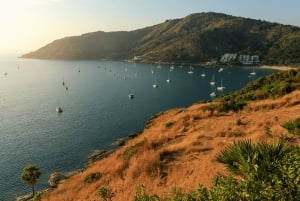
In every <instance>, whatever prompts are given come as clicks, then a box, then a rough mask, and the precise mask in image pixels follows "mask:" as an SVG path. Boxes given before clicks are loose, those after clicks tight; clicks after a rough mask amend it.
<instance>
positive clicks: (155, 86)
mask: <svg viewBox="0 0 300 201" xmlns="http://www.w3.org/2000/svg"><path fill="white" fill-rule="evenodd" d="M152 87H153V88H157V87H158V85H157V84H156V78H155V79H154V83H153V85H152Z"/></svg>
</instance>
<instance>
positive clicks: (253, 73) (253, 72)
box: [250, 66, 256, 75]
mask: <svg viewBox="0 0 300 201" xmlns="http://www.w3.org/2000/svg"><path fill="white" fill-rule="evenodd" d="M250 75H256V72H255V71H254V66H253V68H252V72H251V73H250Z"/></svg>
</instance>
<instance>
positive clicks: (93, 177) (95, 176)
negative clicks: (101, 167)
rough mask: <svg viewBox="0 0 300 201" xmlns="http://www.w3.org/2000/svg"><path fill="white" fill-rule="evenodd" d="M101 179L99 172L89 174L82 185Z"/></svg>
mask: <svg viewBox="0 0 300 201" xmlns="http://www.w3.org/2000/svg"><path fill="white" fill-rule="evenodd" d="M101 177H102V173H100V172H94V173H91V174H89V175H87V176H86V177H85V178H84V183H87V184H90V183H93V182H95V181H98V180H99V179H100V178H101Z"/></svg>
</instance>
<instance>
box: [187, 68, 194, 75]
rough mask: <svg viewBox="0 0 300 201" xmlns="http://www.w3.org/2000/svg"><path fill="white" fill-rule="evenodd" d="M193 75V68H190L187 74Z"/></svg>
mask: <svg viewBox="0 0 300 201" xmlns="http://www.w3.org/2000/svg"><path fill="white" fill-rule="evenodd" d="M193 73H194V71H193V67H192V66H190V70H189V71H188V74H193Z"/></svg>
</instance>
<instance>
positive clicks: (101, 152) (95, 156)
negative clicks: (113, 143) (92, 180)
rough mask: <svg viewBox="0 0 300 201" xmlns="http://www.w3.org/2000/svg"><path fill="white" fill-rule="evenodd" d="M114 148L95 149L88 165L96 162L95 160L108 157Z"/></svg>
mask: <svg viewBox="0 0 300 201" xmlns="http://www.w3.org/2000/svg"><path fill="white" fill-rule="evenodd" d="M111 153H113V150H95V151H94V152H93V153H92V154H91V155H90V156H89V157H88V162H87V165H90V164H92V163H94V162H95V161H98V160H101V159H103V158H106V157H108V156H109V155H110V154H111Z"/></svg>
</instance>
